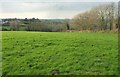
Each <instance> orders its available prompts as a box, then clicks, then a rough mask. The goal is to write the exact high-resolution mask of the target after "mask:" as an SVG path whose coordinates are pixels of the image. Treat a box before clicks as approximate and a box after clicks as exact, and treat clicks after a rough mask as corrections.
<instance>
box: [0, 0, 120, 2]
mask: <svg viewBox="0 0 120 77" xmlns="http://www.w3.org/2000/svg"><path fill="white" fill-rule="evenodd" d="M118 1H119V0H0V2H118Z"/></svg>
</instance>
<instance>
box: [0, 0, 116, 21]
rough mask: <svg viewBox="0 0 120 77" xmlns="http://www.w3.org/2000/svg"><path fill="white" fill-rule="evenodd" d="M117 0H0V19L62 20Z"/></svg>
mask: <svg viewBox="0 0 120 77" xmlns="http://www.w3.org/2000/svg"><path fill="white" fill-rule="evenodd" d="M107 2H118V0H0V18H33V17H34V18H39V19H63V18H69V19H71V18H73V16H75V15H77V14H79V13H82V12H85V11H87V10H90V9H91V8H93V7H95V6H98V5H100V4H105V3H107Z"/></svg>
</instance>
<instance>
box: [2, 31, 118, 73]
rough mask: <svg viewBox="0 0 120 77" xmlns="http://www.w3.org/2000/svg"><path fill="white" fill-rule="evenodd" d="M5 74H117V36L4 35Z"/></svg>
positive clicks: (95, 34)
mask: <svg viewBox="0 0 120 77" xmlns="http://www.w3.org/2000/svg"><path fill="white" fill-rule="evenodd" d="M2 51H3V70H2V71H3V75H40V74H41V75H51V71H52V70H54V69H57V70H59V71H60V74H61V75H71V74H75V75H115V74H117V73H118V70H117V68H118V36H117V34H113V33H87V32H82V33H80V32H73V33H72V32H61V33H60V32H12V31H11V32H10V31H8V32H2Z"/></svg>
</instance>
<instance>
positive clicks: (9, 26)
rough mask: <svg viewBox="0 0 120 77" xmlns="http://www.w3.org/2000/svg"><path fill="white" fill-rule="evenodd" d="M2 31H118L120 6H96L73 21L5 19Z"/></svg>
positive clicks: (113, 4) (114, 4) (109, 4)
mask: <svg viewBox="0 0 120 77" xmlns="http://www.w3.org/2000/svg"><path fill="white" fill-rule="evenodd" d="M2 21H3V23H2V30H3V31H6V30H12V31H47V32H62V31H86V30H87V31H94V32H96V31H118V25H119V24H118V21H119V19H118V5H117V4H116V3H107V4H102V5H99V6H96V7H94V8H92V9H90V10H88V11H86V12H83V13H80V14H78V15H76V16H74V17H73V18H72V19H35V18H32V19H27V18H25V19H17V18H15V19H3V20H2Z"/></svg>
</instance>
